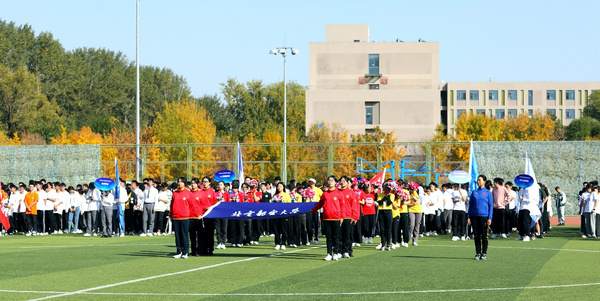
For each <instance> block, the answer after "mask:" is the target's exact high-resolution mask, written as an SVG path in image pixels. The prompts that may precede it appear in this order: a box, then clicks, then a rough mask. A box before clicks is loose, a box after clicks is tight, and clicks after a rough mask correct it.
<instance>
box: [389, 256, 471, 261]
mask: <svg viewBox="0 0 600 301" xmlns="http://www.w3.org/2000/svg"><path fill="white" fill-rule="evenodd" d="M392 257H399V258H419V259H443V260H448V259H450V260H469V261H473V258H471V257H469V258H466V257H449V256H420V255H400V256H392Z"/></svg>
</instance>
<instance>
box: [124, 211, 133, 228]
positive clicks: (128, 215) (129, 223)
mask: <svg viewBox="0 0 600 301" xmlns="http://www.w3.org/2000/svg"><path fill="white" fill-rule="evenodd" d="M133 230H134V222H133V209H125V232H126V233H129V232H133Z"/></svg>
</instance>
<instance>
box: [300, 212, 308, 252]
mask: <svg viewBox="0 0 600 301" xmlns="http://www.w3.org/2000/svg"><path fill="white" fill-rule="evenodd" d="M298 228H299V232H298V233H299V235H300V241H299V243H300V244H301V245H306V243H307V242H308V231H307V230H306V214H301V215H299V216H298Z"/></svg>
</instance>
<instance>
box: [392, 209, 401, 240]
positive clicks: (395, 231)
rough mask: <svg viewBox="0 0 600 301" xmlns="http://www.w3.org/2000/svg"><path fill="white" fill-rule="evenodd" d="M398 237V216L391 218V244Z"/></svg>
mask: <svg viewBox="0 0 600 301" xmlns="http://www.w3.org/2000/svg"><path fill="white" fill-rule="evenodd" d="M399 237H400V216H396V217H393V218H392V244H397V243H398V238H399Z"/></svg>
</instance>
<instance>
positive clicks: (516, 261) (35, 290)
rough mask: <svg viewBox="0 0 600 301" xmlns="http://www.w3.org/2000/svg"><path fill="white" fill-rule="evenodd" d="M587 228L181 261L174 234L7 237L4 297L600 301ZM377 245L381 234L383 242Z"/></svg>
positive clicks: (256, 250) (0, 248)
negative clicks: (482, 256)
mask: <svg viewBox="0 0 600 301" xmlns="http://www.w3.org/2000/svg"><path fill="white" fill-rule="evenodd" d="M578 231H579V230H578V228H575V227H562V228H558V227H554V228H553V231H551V232H550V233H549V235H548V236H547V237H546V238H545V239H537V240H535V241H531V242H517V241H515V240H514V236H513V237H510V238H509V239H503V240H502V239H496V240H491V241H490V248H489V251H488V260H487V261H475V260H473V257H474V255H475V250H474V249H475V248H474V244H473V241H472V240H470V241H466V242H465V241H458V242H452V241H450V237H448V236H437V237H425V238H421V239H420V240H419V246H412V245H411V246H410V247H409V248H398V249H396V250H392V251H389V252H388V251H378V250H375V248H374V247H375V245H363V246H361V247H358V248H355V251H354V255H355V257H354V258H351V259H340V261H338V262H333V261H332V262H326V261H324V260H323V258H324V257H325V255H326V254H325V253H326V252H325V248H324V239H322V241H321V244H319V245H312V246H309V247H300V248H297V249H291V248H288V249H287V250H285V251H275V250H274V249H273V241H272V238H267V239H264V238H263V239H261V244H260V245H258V246H250V247H243V248H227V250H216V251H215V256H212V257H190V258H189V259H187V260H184V259H173V258H171V256H172V255H173V254H174V251H175V247H174V245H175V242H174V237H173V236H172V235H171V236H161V237H156V236H154V237H138V236H135V237H134V236H130V237H123V238H118V237H115V238H104V239H103V238H100V237H82V236H81V235H77V236H75V235H60V236H42V237H24V236H3V237H0V256H1V258H2V268H1V271H2V273H1V276H0V300H30V299H38V298H44V297H49V299H54V300H115V299H117V300H145V301H146V300H198V299H208V300H231V299H242V298H243V300H263V299H273V300H280V299H299V300H324V299H327V300H391V299H398V298H402V299H403V300H407V299H408V300H439V299H444V300H473V299H480V300H544V299H546V300H550V299H553V300H598V298H600V240H591V239H582V238H580V236H579V235H578ZM376 240H377V241H378V240H379V239H376Z"/></svg>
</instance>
